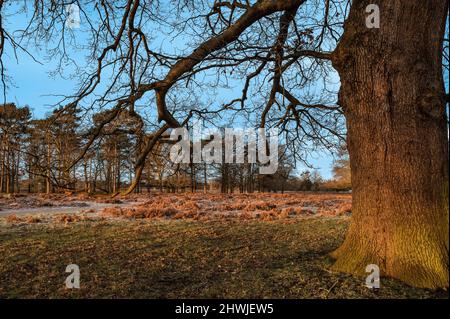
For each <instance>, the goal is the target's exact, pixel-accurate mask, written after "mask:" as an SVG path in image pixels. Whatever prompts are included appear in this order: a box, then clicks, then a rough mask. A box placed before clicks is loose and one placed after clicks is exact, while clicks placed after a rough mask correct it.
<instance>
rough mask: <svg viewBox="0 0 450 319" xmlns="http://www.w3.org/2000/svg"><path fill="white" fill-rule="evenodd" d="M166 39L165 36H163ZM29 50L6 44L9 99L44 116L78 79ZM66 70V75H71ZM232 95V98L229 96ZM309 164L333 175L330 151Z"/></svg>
mask: <svg viewBox="0 0 450 319" xmlns="http://www.w3.org/2000/svg"><path fill="white" fill-rule="evenodd" d="M28 18H29V17H27V16H26V15H25V14H19V15H14V16H9V17H8V18H7V19H6V27H7V28H9V29H11V30H13V29H17V28H23V27H24V26H25V24H26V22H27V20H28ZM74 32H75V34H76V37H77V38H79V39H81V40H82V39H83V33H82V31H81V30H74ZM164 40H165V39H164ZM164 40H162V43H164V45H165V46H170V45H172V46H174V47H183V46H184V43H181V42H175V43H174V42H171V41H167V40H165V41H164ZM28 49H29V50H30V52H31V53H32V54H33V55H34V56H35V57H36V58H37V59H38V60H39V62H41V63H42V64H40V63H37V62H35V61H34V60H33V59H31V58H30V57H29V56H28V55H27V54H25V53H24V52H22V51H20V50H18V51H17V55H18V61H17V60H16V58H15V57H14V55H13V54H12V53H13V52H12V50H11V48H10V47H7V48H6V52H5V59H4V61H5V66H6V69H7V73H8V75H9V76H10V77H11V79H12V83H11V85H10V87H9V89H8V91H7V101H8V102H14V103H16V104H17V105H19V106H24V105H28V106H29V107H30V108H31V110H32V112H33V117H34V118H42V117H44V116H45V115H46V114H47V113H49V112H51V111H52V109H53V105H55V104H56V103H57V102H58V101H59V100H60V96H61V95H67V94H70V93H72V92H74V91H75V90H76V88H77V79H68V78H63V77H61V76H59V75H56V76H51V75H50V73H51V72H52V71H54V70H55V68H56V66H57V61H55V60H54V59H52V58H48V57H46V56H45V54H46V53H45V50H40V51H37V50H36V49H35V48H34V47H31V46H29V47H28ZM70 54H71V57H72V58H74V59H76V60H79V61H84V54H85V53H83V52H79V51H78V52H75V51H71V52H70ZM69 74H70V72H67V74H66V75H69ZM241 91H242V86H241V85H238V86H236V87H235V88H232V89H229V90H222V91H221V90H219V91H218V92H217V96H216V99H217V100H228V101H229V100H231V99H232V98H234V97H236V96H239V95H240V94H241ZM229 95H231V97H232V98H231V99H230V96H229ZM309 161H310V164H311V165H312V166H313V167H314V168H316V169H318V170H319V172H320V173H321V175H322V176H323V177H324V178H326V179H328V178H331V176H332V174H331V166H332V162H333V157H332V156H331V154H329V153H328V152H316V153H314V154H313V155H312V156H311V157H310V158H309ZM304 169H306V167H305V166H304V165H302V164H301V163H298V168H297V171H298V172H301V171H302V170H304Z"/></svg>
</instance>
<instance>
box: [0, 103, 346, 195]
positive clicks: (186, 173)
mask: <svg viewBox="0 0 450 319" xmlns="http://www.w3.org/2000/svg"><path fill="white" fill-rule="evenodd" d="M105 114H106V113H99V114H97V115H96V116H95V117H94V119H93V120H94V122H95V121H101V119H102V117H104V116H105ZM137 125H138V124H136V123H134V122H133V119H132V118H130V117H127V116H125V115H124V116H123V117H121V118H119V119H118V121H116V122H115V123H112V124H111V125H109V127H105V128H104V129H103V131H102V134H101V136H100V137H99V138H97V139H96V140H95V142H94V143H93V144H92V145H91V146H90V147H89V148H86V144H87V143H89V141H90V140H91V137H92V134H94V133H93V132H90V131H85V130H84V125H83V123H82V118H81V117H80V116H79V114H78V112H77V111H75V109H72V110H71V109H70V108H67V107H66V108H64V112H60V111H59V110H55V111H54V112H53V113H51V114H50V115H48V116H47V117H46V118H44V119H38V120H36V119H32V117H31V112H30V109H29V108H28V107H16V106H15V105H14V104H5V105H0V192H2V193H18V192H29V193H53V192H61V191H83V192H87V193H111V194H114V193H117V192H119V191H121V190H123V189H126V188H127V187H128V186H129V185H130V181H132V179H133V176H134V167H135V166H134V163H135V161H136V160H137V156H138V154H139V151H140V149H139V148H140V147H141V145H142V143H141V142H142V141H141V140H140V139H139V135H136V134H135V131H134V130H133V127H135V126H137ZM137 136H138V137H137ZM170 146H171V145H170V144H167V143H164V142H162V141H161V142H159V143H158V144H157V145H156V147H155V148H154V149H153V151H152V153H151V154H150V156H148V157H147V159H146V163H145V167H144V170H143V172H142V176H141V179H140V182H139V183H138V185H137V187H136V188H135V192H143V191H148V192H149V191H152V190H157V191H167V192H185V191H205V192H223V193H231V192H284V191H315V190H327V189H331V190H345V189H350V170H349V165H348V159H347V157H346V153H345V151H344V150H343V151H342V154H339V160H337V161H336V162H335V165H334V168H333V172H334V178H333V179H332V180H330V181H324V180H323V178H322V177H321V176H320V174H319V173H318V172H317V171H314V170H313V171H304V172H302V173H301V174H300V175H298V174H297V175H296V174H295V167H294V163H295V160H294V159H293V156H291V155H290V154H288V152H287V151H286V149H285V148H284V147H283V146H280V150H279V154H280V155H279V163H278V170H277V172H276V173H275V174H272V175H261V174H259V170H258V164H248V163H245V164H217V163H213V164H204V163H202V164H178V165H177V164H174V163H172V162H171V161H170V160H169V148H170ZM86 149H87V150H86Z"/></svg>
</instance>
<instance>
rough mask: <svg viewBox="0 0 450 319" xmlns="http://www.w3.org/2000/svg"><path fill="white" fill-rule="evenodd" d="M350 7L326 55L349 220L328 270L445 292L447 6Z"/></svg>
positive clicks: (411, 1) (419, 0)
mask: <svg viewBox="0 0 450 319" xmlns="http://www.w3.org/2000/svg"><path fill="white" fill-rule="evenodd" d="M371 2H373V1H372V0H355V1H353V4H352V8H351V12H350V15H349V18H348V20H347V21H346V24H345V28H344V29H345V32H344V35H343V38H342V40H341V42H340V43H339V45H338V48H337V50H336V51H335V53H334V54H333V65H334V66H335V68H336V69H337V70H338V72H339V74H340V76H341V91H340V94H339V103H340V105H341V106H342V107H343V109H344V112H345V115H346V118H347V128H348V149H349V153H350V160H351V173H352V186H353V209H352V212H353V216H352V222H351V225H350V228H349V230H348V233H347V236H346V239H345V241H344V243H343V245H342V246H341V247H340V248H339V249H337V250H336V251H335V252H333V253H332V255H333V256H334V257H335V258H337V260H336V263H335V265H334V269H335V270H338V271H344V272H349V273H356V274H363V273H364V272H365V267H366V265H368V264H377V265H378V266H379V267H380V270H381V275H382V276H383V275H385V276H390V277H394V278H398V279H400V280H403V281H404V282H406V283H408V284H410V285H413V286H417V287H427V288H438V287H448V282H449V272H448V249H449V224H448V218H449V210H448V209H449V206H448V140H447V123H446V115H445V102H444V85H443V77H442V65H441V61H442V55H441V53H442V40H441V39H442V38H443V33H444V28H445V17H446V14H447V6H448V3H447V0H434V1H424V0H408V1H405V0H378V1H377V4H378V5H379V7H380V12H381V27H380V29H369V28H367V27H366V24H365V20H366V15H367V14H366V13H365V9H366V6H367V5H369V4H370V3H371Z"/></svg>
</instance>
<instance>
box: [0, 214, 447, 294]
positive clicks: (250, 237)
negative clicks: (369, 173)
mask: <svg viewBox="0 0 450 319" xmlns="http://www.w3.org/2000/svg"><path fill="white" fill-rule="evenodd" d="M348 221H349V218H348V217H316V218H292V219H288V220H275V221H260V220H236V219H230V220H228V219H218V220H206V221H195V220H170V219H169V220H104V221H84V222H76V223H71V224H67V225H63V224H57V223H53V224H24V225H11V224H7V223H5V222H4V221H2V218H0V256H1V258H0V297H2V298H448V293H447V292H444V291H437V292H433V291H429V290H424V289H415V288H411V287H409V286H406V285H404V284H402V283H401V282H399V281H396V280H392V279H387V278H382V279H381V288H380V289H379V290H378V291H371V290H369V289H368V288H366V287H365V286H364V281H365V279H364V278H363V277H352V276H349V275H345V274H338V273H333V272H331V271H330V270H329V268H330V266H331V264H332V260H331V259H330V258H329V257H328V254H329V253H330V252H331V251H333V250H334V249H336V248H337V247H338V246H339V245H340V244H341V243H342V241H343V238H344V234H345V231H346V229H347V226H348ZM72 263H74V264H77V265H79V267H80V273H81V288H80V289H79V290H77V289H73V290H68V289H66V288H65V284H64V282H65V278H66V276H67V275H68V274H66V273H65V268H66V266H67V265H68V264H72Z"/></svg>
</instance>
